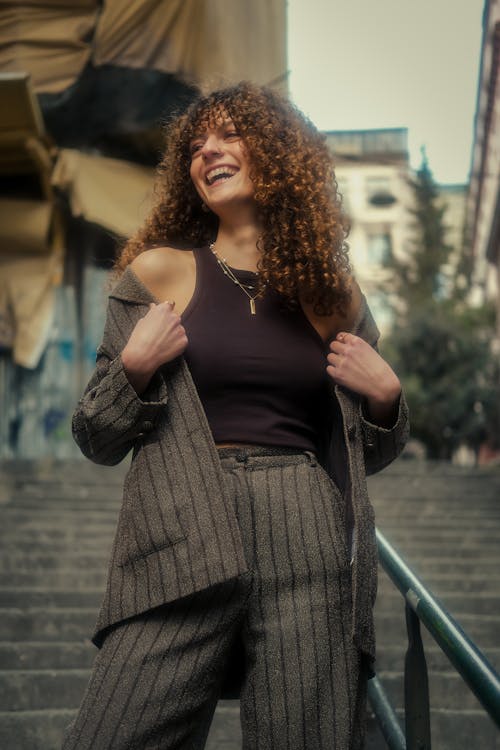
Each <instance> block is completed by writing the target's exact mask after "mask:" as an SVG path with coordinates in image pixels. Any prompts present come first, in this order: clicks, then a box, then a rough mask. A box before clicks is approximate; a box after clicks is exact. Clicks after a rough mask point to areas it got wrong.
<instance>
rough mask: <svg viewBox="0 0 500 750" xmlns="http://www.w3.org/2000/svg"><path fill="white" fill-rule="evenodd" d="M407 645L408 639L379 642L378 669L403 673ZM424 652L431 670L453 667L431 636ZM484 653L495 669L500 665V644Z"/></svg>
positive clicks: (439, 670)
mask: <svg viewBox="0 0 500 750" xmlns="http://www.w3.org/2000/svg"><path fill="white" fill-rule="evenodd" d="M379 640H380V639H379ZM407 647H408V643H407V641H404V642H403V641H402V642H400V643H397V644H389V643H385V642H384V643H379V644H378V646H377V662H376V671H377V672H379V671H381V672H384V671H386V672H400V673H401V674H403V673H404V660H405V654H406V649H407ZM424 653H425V661H426V664H427V669H428V670H429V672H446V671H449V670H450V669H452V666H451V662H450V660H449V659H448V657H447V656H446V654H445V653H444V652H443V651H442V650H441V649H440V648H439V646H438V645H437V644H436V643H435V642H434V641H433V640H431V639H430V637H429V638H428V639H427V640H426V642H425V644H424ZM482 653H483V655H484V656H485V657H486V659H487V660H488V662H489V663H490V664H491V665H492V666H493V668H494V669H496V668H497V667H498V666H500V646H489V647H488V648H485V649H484V650H483V652H482Z"/></svg>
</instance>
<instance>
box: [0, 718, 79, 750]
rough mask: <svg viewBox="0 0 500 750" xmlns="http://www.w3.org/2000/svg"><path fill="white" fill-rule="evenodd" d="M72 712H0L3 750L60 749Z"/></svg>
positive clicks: (71, 719)
mask: <svg viewBox="0 0 500 750" xmlns="http://www.w3.org/2000/svg"><path fill="white" fill-rule="evenodd" d="M75 715H76V711H75V710H68V709H63V710H58V711H54V710H50V711H47V710H45V711H13V712H8V711H0V747H1V748H2V750H60V748H61V742H62V738H63V735H64V732H65V730H66V728H67V727H68V726H69V725H70V724H71V722H72V721H73V719H74V718H75Z"/></svg>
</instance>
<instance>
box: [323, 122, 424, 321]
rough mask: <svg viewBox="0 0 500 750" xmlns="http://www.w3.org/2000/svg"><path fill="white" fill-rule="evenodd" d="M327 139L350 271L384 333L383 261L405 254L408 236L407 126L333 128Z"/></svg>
mask: <svg viewBox="0 0 500 750" xmlns="http://www.w3.org/2000/svg"><path fill="white" fill-rule="evenodd" d="M326 138H327V143H328V145H329V147H330V149H331V151H332V152H333V154H334V157H335V174H336V177H337V182H338V186H339V190H340V193H341V194H342V197H343V202H344V208H345V211H346V213H347V215H348V217H349V221H350V226H351V229H350V233H349V238H348V242H349V246H350V255H351V263H352V266H353V270H354V273H355V275H356V278H357V279H358V281H359V284H360V286H361V288H362V289H363V291H364V293H365V294H366V296H367V298H368V302H369V304H370V307H371V309H372V310H373V314H374V316H375V318H376V320H377V324H378V326H379V328H380V330H381V331H382V333H385V332H387V331H388V330H389V329H390V327H391V324H392V320H393V313H392V310H391V307H392V306H391V304H390V302H391V300H390V299H389V295H390V289H389V288H388V285H389V287H390V271H389V270H388V269H387V262H388V261H389V259H390V257H391V255H394V256H395V257H402V256H404V254H405V253H406V252H407V243H408V241H409V235H410V217H409V214H408V207H409V205H410V204H411V190H410V188H409V186H408V176H409V174H410V172H409V169H410V167H409V161H408V131H407V130H406V128H392V129H385V130H355V131H332V132H328V133H326Z"/></svg>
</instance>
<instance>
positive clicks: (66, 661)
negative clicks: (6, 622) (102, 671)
mask: <svg viewBox="0 0 500 750" xmlns="http://www.w3.org/2000/svg"><path fill="white" fill-rule="evenodd" d="M96 654H97V649H96V647H95V646H93V645H92V644H91V643H90V641H88V640H85V641H67V642H64V641H62V642H59V641H56V642H51V641H20V642H18V643H13V642H12V641H1V642H0V667H1V669H90V667H91V666H92V663H93V661H94V658H95V655H96Z"/></svg>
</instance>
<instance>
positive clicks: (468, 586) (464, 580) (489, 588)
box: [379, 569, 500, 596]
mask: <svg viewBox="0 0 500 750" xmlns="http://www.w3.org/2000/svg"><path fill="white" fill-rule="evenodd" d="M424 583H425V584H426V587H427V588H428V589H429V590H430V591H431V592H432V593H434V592H438V591H439V592H441V591H449V592H453V591H462V592H463V593H464V594H467V593H470V592H474V593H475V592H477V593H481V592H484V593H490V594H496V595H497V596H498V592H499V591H500V573H498V572H497V573H496V574H495V575H491V576H488V577H485V576H484V575H475V574H474V575H472V574H467V576H463V575H455V574H454V573H453V572H451V573H449V572H448V573H435V572H434V573H430V574H429V575H427V576H426V578H425V582H424ZM379 586H380V590H381V591H383V590H385V589H386V588H387V587H392V588H393V589H394V590H396V589H395V586H394V584H393V583H392V581H391V580H390V579H389V577H388V576H387V574H386V573H385V571H384V570H382V569H379ZM398 590H399V589H398Z"/></svg>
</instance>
